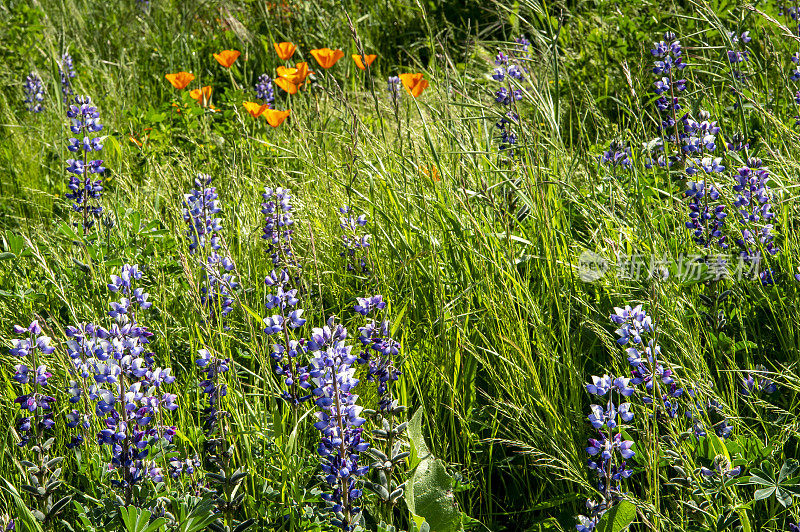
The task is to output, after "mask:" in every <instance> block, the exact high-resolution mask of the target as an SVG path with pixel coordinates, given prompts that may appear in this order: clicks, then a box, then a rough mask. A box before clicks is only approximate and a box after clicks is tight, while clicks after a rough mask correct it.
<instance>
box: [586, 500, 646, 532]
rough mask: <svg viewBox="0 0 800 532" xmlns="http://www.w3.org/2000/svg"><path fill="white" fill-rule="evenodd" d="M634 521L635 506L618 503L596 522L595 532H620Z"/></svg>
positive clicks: (625, 502) (628, 503)
mask: <svg viewBox="0 0 800 532" xmlns="http://www.w3.org/2000/svg"><path fill="white" fill-rule="evenodd" d="M634 519H636V506H635V505H634V504H633V503H632V502H630V501H620V502H619V504H617V505H616V506H614V507H613V508H611V509H610V510H608V511H607V512H606V513H604V514H603V517H601V518H600V521H598V522H597V527H596V528H595V530H596V531H597V532H620V531H621V530H623V529H625V528H627V527H628V526H630V524H631V523H633V520H634Z"/></svg>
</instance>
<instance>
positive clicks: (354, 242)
mask: <svg viewBox="0 0 800 532" xmlns="http://www.w3.org/2000/svg"><path fill="white" fill-rule="evenodd" d="M339 214H340V216H339V227H340V228H341V230H342V247H343V249H342V251H341V252H340V253H339V255H340V256H341V257H344V258H346V259H347V271H349V272H356V270H360V272H361V273H365V274H366V273H369V271H370V270H369V266H368V265H367V253H368V250H369V240H370V235H368V234H366V233H363V234H362V233H359V231H360V228H362V227H364V226H365V225H367V215H366V214H361V215H359V216H357V217H354V216H353V215H352V214H351V212H350V209H349V208H348V207H341V208H339Z"/></svg>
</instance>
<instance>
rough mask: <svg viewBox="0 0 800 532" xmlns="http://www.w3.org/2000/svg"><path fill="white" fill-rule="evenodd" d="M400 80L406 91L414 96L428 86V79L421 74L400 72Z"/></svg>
mask: <svg viewBox="0 0 800 532" xmlns="http://www.w3.org/2000/svg"><path fill="white" fill-rule="evenodd" d="M400 81H402V82H403V87H405V88H406V91H408V93H409V94H410V95H411V96H413V97H414V98H416V97H417V96H419V95H420V94H422V91H424V90H425V89H427V88H428V80H426V79H425V78H423V77H422V74H419V73H418V74H400Z"/></svg>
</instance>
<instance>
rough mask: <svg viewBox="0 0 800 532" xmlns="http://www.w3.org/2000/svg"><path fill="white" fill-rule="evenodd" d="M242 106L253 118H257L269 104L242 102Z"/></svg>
mask: <svg viewBox="0 0 800 532" xmlns="http://www.w3.org/2000/svg"><path fill="white" fill-rule="evenodd" d="M242 105H244V108H245V109H246V110H247V112H248V113H250V116H252V117H253V118H258V117H259V116H261V114H262V113H263V112H264V111H266V110H267V108H268V107H269V105H267V104H266V103H256V102H244V103H243V104H242Z"/></svg>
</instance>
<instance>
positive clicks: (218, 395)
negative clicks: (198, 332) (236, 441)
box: [195, 349, 230, 438]
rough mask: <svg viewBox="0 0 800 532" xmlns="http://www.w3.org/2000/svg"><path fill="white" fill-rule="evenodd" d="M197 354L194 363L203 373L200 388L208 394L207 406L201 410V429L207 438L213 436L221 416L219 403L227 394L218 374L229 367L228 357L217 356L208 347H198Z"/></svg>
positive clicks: (221, 373) (226, 389) (225, 386)
mask: <svg viewBox="0 0 800 532" xmlns="http://www.w3.org/2000/svg"><path fill="white" fill-rule="evenodd" d="M197 354H198V358H197V360H196V361H195V363H196V364H197V367H199V368H200V372H201V373H204V374H205V378H204V379H203V380H202V381H201V382H200V388H201V389H202V390H203V393H204V394H206V395H208V406H207V407H206V408H205V409H204V410H203V430H204V431H205V433H206V437H207V438H214V436H215V434H216V432H217V428H218V426H219V421H220V419H221V418H222V416H223V413H222V412H221V411H220V410H219V404H220V401H221V400H222V398H223V397H225V396H226V395H227V394H228V387H227V385H226V384H225V382H224V381H222V380H220V376H221V375H223V374H225V373H226V372H227V371H228V369H230V359H227V358H225V359H222V358H219V357H217V356H215V355H214V354H212V353H211V351H209V350H208V349H200V350H199V351H198V352H197Z"/></svg>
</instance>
